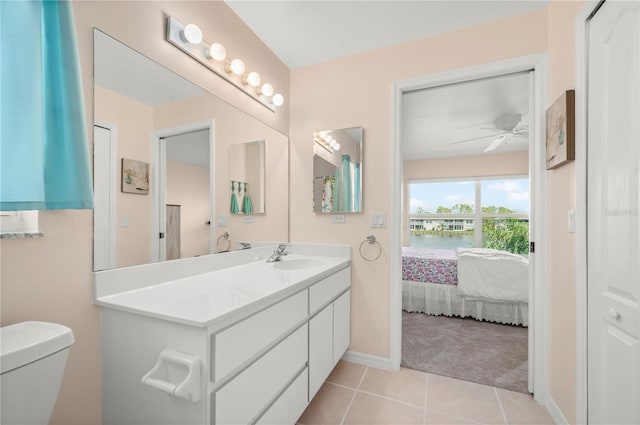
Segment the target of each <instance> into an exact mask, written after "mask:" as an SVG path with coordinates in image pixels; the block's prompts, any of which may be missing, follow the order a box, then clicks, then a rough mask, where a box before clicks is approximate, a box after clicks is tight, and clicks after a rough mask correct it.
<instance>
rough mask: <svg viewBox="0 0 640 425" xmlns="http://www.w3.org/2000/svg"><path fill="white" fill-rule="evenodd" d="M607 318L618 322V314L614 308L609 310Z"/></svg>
mask: <svg viewBox="0 0 640 425" xmlns="http://www.w3.org/2000/svg"><path fill="white" fill-rule="evenodd" d="M609 317H611V318H612V319H613V320H620V312H619V311H618V310H616V309H615V308H610V309H609Z"/></svg>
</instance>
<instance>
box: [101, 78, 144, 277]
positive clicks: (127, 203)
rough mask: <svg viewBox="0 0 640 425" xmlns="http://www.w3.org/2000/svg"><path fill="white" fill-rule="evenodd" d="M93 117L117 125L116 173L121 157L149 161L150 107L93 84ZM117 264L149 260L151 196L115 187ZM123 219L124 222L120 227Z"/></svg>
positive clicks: (138, 262) (135, 263) (122, 264)
mask: <svg viewBox="0 0 640 425" xmlns="http://www.w3.org/2000/svg"><path fill="white" fill-rule="evenodd" d="M94 97H95V111H94V113H95V118H96V120H97V121H106V122H108V123H110V124H115V125H116V126H117V127H118V176H121V175H122V174H121V173H122V158H128V159H135V160H136V161H144V162H147V163H151V148H150V137H151V132H152V131H153V108H151V107H149V106H147V105H144V104H142V103H139V102H136V101H135V100H132V99H130V98H128V97H125V96H122V95H120V94H118V93H114V92H112V91H110V90H107V89H104V88H102V87H97V86H96V87H95V89H94ZM117 203H118V209H117V211H118V212H117V216H118V224H117V228H116V229H117V232H116V252H117V254H116V256H117V257H116V265H117V267H127V266H134V265H137V264H148V263H150V262H151V224H150V222H149V218H150V217H151V196H150V195H138V194H135V193H123V192H122V191H121V190H120V188H118V197H117ZM124 219H126V220H127V221H128V223H129V224H128V225H127V226H126V227H123V226H122V225H121V223H122V221H123V220H124Z"/></svg>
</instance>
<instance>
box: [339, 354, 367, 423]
mask: <svg viewBox="0 0 640 425" xmlns="http://www.w3.org/2000/svg"><path fill="white" fill-rule="evenodd" d="M368 369H369V367H368V366H365V368H364V372H362V376H361V377H360V382H358V388H360V385H362V382H363V381H364V377H365V375H366V374H367V370H368ZM358 388H355V389H354V391H353V396H352V397H351V401H350V402H349V404H348V405H347V409H346V410H345V411H344V414H343V415H342V419H341V420H340V425H344V421H345V420H346V419H347V415H348V414H349V409H351V405H352V404H353V402H354V400H355V399H356V396H357V395H358Z"/></svg>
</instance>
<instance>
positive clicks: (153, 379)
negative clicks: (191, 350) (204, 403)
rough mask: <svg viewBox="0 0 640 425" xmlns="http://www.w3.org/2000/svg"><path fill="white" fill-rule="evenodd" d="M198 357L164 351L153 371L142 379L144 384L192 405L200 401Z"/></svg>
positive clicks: (199, 364) (199, 363) (199, 362)
mask: <svg viewBox="0 0 640 425" xmlns="http://www.w3.org/2000/svg"><path fill="white" fill-rule="evenodd" d="M201 364H202V362H201V361H200V359H199V358H198V357H195V356H191V355H189V354H185V353H180V352H178V351H174V350H162V352H161V353H160V356H159V357H158V361H157V362H156V364H155V366H154V367H153V369H151V370H150V371H149V372H147V373H146V374H145V375H144V376H143V377H142V383H143V384H145V385H148V386H150V387H152V388H155V389H157V390H160V391H163V392H165V393H169V394H171V395H173V396H175V397H179V398H183V399H185V400H188V401H190V402H192V403H197V402H198V401H200V368H201Z"/></svg>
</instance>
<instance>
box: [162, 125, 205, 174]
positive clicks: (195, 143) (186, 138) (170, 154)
mask: <svg viewBox="0 0 640 425" xmlns="http://www.w3.org/2000/svg"><path fill="white" fill-rule="evenodd" d="M166 141H167V159H168V160H172V161H179V162H185V163H187V164H191V165H195V166H197V167H201V168H209V129H206V130H200V131H193V132H191V133H184V134H179V135H177V136H171V137H167V138H166Z"/></svg>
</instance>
